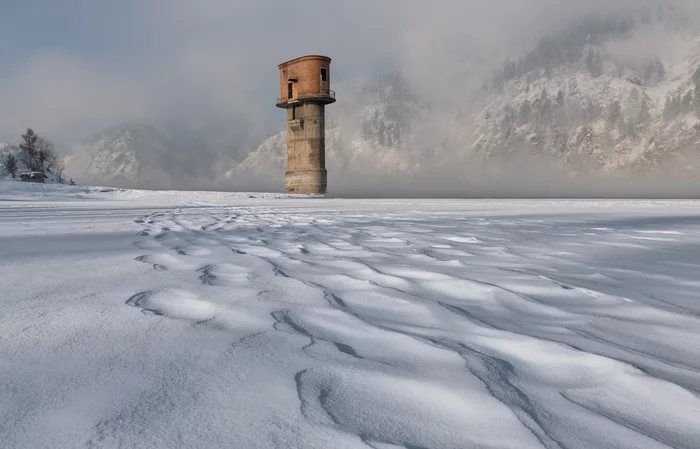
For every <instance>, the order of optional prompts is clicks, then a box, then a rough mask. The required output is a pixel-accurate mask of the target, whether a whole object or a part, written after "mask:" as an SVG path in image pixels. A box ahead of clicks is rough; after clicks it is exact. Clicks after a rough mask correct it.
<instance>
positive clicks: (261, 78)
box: [0, 0, 602, 142]
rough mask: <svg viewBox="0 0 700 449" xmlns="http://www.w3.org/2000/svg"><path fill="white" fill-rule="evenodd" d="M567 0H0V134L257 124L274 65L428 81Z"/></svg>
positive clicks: (344, 80)
mask: <svg viewBox="0 0 700 449" xmlns="http://www.w3.org/2000/svg"><path fill="white" fill-rule="evenodd" d="M567 1H568V2H569V3H571V4H572V5H574V6H575V4H576V2H575V1H573V0H562V1H560V0H495V1H493V2H490V3H489V2H483V1H478V2H477V1H473V0H440V1H439V2H438V3H437V4H433V3H430V2H426V1H424V0H353V1H345V0H304V1H303V2H289V1H283V0H265V1H247V2H243V1H236V0H197V1H194V0H189V1H186V0H147V1H146V0H118V1H117V0H113V1H107V0H105V1H99V2H95V1H91V0H62V1H60V2H59V1H56V0H0V10H2V14H0V141H12V140H13V139H16V137H15V136H17V135H19V134H20V133H21V131H22V130H24V129H25V128H26V127H30V126H31V127H33V128H36V129H37V131H40V132H41V133H43V134H46V135H48V136H51V137H53V138H54V139H57V140H59V141H63V142H72V141H75V140H77V139H81V138H84V137H87V136H88V135H90V134H92V133H94V132H96V131H99V130H100V129H101V128H102V127H106V126H111V125H114V124H116V123H119V122H121V121H129V120H153V119H161V118H175V119H185V120H189V119H191V118H193V117H199V118H201V117H207V116H210V115H211V116H218V117H224V118H227V119H231V120H235V119H237V118H239V119H240V117H242V116H244V117H246V118H247V119H248V120H249V122H250V123H251V125H252V126H260V127H261V128H267V127H269V126H271V125H272V124H273V123H274V120H275V118H276V117H277V115H278V114H277V115H276V112H278V111H276V110H275V109H274V101H275V98H276V97H277V91H276V90H277V77H278V73H277V65H278V64H279V63H281V62H283V61H286V60H288V59H292V58H295V57H297V56H301V55H303V54H315V53H320V54H325V55H328V56H330V57H331V58H333V61H334V62H333V80H334V84H335V88H336V90H338V91H342V88H343V86H345V85H347V86H350V85H353V83H357V82H358V80H362V79H365V78H366V77H367V76H368V75H370V74H372V73H375V72H382V71H390V70H396V69H400V70H404V71H407V72H412V73H413V74H414V75H415V80H416V82H417V84H418V85H420V83H421V82H422V83H423V85H424V86H425V88H426V89H435V87H434V83H433V81H434V79H433V77H434V76H436V74H440V76H441V77H447V78H448V79H460V77H463V76H464V70H465V67H466V68H468V67H469V66H470V65H471V66H473V65H474V64H476V63H478V61H479V58H480V56H483V55H488V56H489V57H492V56H493V53H494V51H497V52H506V51H507V49H508V47H509V46H512V45H513V44H514V43H518V44H521V43H522V42H523V37H524V36H529V35H532V36H533V37H534V36H535V35H536V34H538V32H537V31H536V30H537V29H538V28H541V27H542V26H543V25H541V24H544V23H545V22H546V21H548V20H549V18H550V16H551V15H552V14H553V15H557V14H561V13H562V12H557V11H564V12H565V10H566V8H563V9H562V8H561V3H567ZM597 1H602V0H594V3H595V2H597ZM485 4H487V6H484V5H485ZM547 11H549V12H551V14H549V13H548V14H544V13H545V12H547ZM523 14H527V17H528V20H527V21H525V23H524V22H523ZM533 30H535V32H534V33H533ZM467 55H468V56H467ZM465 58H467V59H465ZM446 65H449V66H450V70H449V71H446V70H445V66H446ZM444 81H445V80H443V84H444ZM277 118H278V117H277Z"/></svg>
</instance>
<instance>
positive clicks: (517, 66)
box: [238, 9, 700, 179]
mask: <svg viewBox="0 0 700 449" xmlns="http://www.w3.org/2000/svg"><path fill="white" fill-rule="evenodd" d="M664 11H665V10H663V9H660V10H658V11H656V10H654V13H653V14H651V13H648V11H647V12H646V13H644V12H638V11H636V10H634V11H632V12H630V11H625V12H624V13H622V12H621V13H620V14H619V15H609V16H605V17H591V18H588V19H586V20H580V21H579V22H576V23H573V24H571V25H570V26H568V27H563V28H564V31H562V32H560V33H558V34H554V35H551V36H546V37H545V38H543V39H542V40H541V42H540V43H539V44H538V45H537V46H536V47H535V48H534V49H532V50H531V51H529V52H527V53H525V54H523V55H522V56H520V57H518V58H514V59H513V60H510V61H506V62H505V63H504V64H503V65H502V66H500V67H499V69H498V70H497V71H496V72H495V73H494V75H493V77H492V79H490V80H488V82H487V83H485V87H484V91H483V92H482V93H481V94H479V95H476V94H469V95H467V94H466V93H460V92H455V95H456V96H459V95H464V97H465V98H469V99H470V100H469V101H467V100H465V101H462V102H457V103H460V107H459V108H458V109H459V110H450V109H445V108H446V107H447V106H445V105H441V104H435V103H431V101H430V99H422V98H416V96H415V94H413V93H411V92H412V90H411V89H410V87H407V85H410V83H408V82H406V81H405V80H403V79H402V78H400V77H388V78H385V79H383V80H381V81H380V82H378V83H374V84H373V85H372V86H370V88H369V89H368V94H367V95H365V96H362V95H360V96H358V97H357V100H356V101H352V102H351V101H348V103H347V104H343V109H342V110H343V111H344V114H345V115H344V116H343V117H342V119H343V120H338V121H337V128H334V129H332V132H333V134H332V135H333V137H332V138H331V139H330V141H329V145H328V152H329V155H328V159H327V165H328V168H329V170H332V171H333V172H334V176H335V179H337V178H338V177H342V176H344V175H349V176H353V175H356V174H358V173H367V171H368V170H369V171H372V170H375V169H376V170H377V171H378V172H381V173H382V174H390V173H392V172H394V173H402V174H410V175H415V176H416V179H417V178H420V177H421V176H424V175H427V174H428V173H430V174H431V176H433V177H434V176H438V177H439V178H441V179H446V178H445V176H448V175H449V176H457V177H459V176H460V175H461V174H462V173H464V172H465V171H467V170H471V172H470V176H474V173H473V172H474V171H476V172H478V173H477V174H480V173H482V172H483V173H489V172H492V173H498V172H500V171H503V173H506V171H505V170H506V167H508V168H507V170H510V171H511V172H512V171H515V172H516V173H517V172H519V171H521V170H520V167H521V166H523V164H526V165H532V166H536V167H538V169H539V170H540V172H541V173H562V174H566V176H575V175H587V176H603V177H612V176H616V177H617V176H623V174H624V175H625V176H633V177H634V176H636V174H638V173H640V172H649V171H655V170H657V169H660V168H663V169H668V170H671V171H673V173H676V174H677V173H678V172H681V173H682V174H681V176H691V177H692V176H695V175H693V174H692V173H693V172H694V171H697V170H700V151H699V150H698V149H699V148H700V34H698V33H697V31H696V30H693V29H691V28H688V27H684V25H683V23H682V21H681V20H680V19H679V18H678V17H679V15H680V13H679V12H678V11H676V15H675V16H672V15H671V14H670V13H666V12H664ZM479 97H480V98H479ZM472 99H473V100H472ZM334 107H335V106H334ZM329 111H330V113H332V111H333V109H329ZM273 154H274V156H272V155H273ZM283 162H284V135H283V134H280V135H277V136H274V137H273V138H271V139H268V140H267V141H266V142H264V143H263V145H261V147H260V148H259V149H258V150H257V151H255V152H253V153H252V154H251V155H250V157H249V158H248V159H247V160H246V161H245V162H243V163H242V164H240V165H239V166H238V171H240V172H246V171H250V172H252V173H257V172H261V171H264V170H265V169H263V166H266V167H269V168H271V169H274V171H275V173H279V172H280V171H283ZM278 176H279V175H278ZM506 177H507V176H506ZM674 177H675V176H674Z"/></svg>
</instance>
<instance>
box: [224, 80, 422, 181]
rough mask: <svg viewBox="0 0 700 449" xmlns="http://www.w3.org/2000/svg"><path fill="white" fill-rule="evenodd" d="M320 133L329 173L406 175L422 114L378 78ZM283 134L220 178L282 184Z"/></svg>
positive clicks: (402, 91) (402, 84) (394, 83)
mask: <svg viewBox="0 0 700 449" xmlns="http://www.w3.org/2000/svg"><path fill="white" fill-rule="evenodd" d="M328 112H329V114H331V117H334V118H335V119H334V120H332V121H330V122H329V124H328V128H327V129H326V166H327V168H328V169H329V170H331V171H333V172H335V173H348V174H352V173H354V172H359V171H362V172H364V173H367V172H377V173H382V174H384V175H386V174H392V173H395V174H406V173H412V172H415V171H417V169H418V158H414V160H413V161H412V160H411V154H412V151H411V145H410V139H411V131H412V129H411V128H412V126H413V124H414V122H415V120H416V119H417V118H418V117H420V116H421V115H422V114H423V113H424V112H425V111H424V109H423V107H422V105H421V104H420V103H419V101H418V99H417V98H415V97H414V96H412V95H410V94H409V93H408V88H407V86H406V81H405V80H404V79H402V78H401V77H398V76H396V75H392V76H384V77H379V78H377V79H376V80H374V81H373V82H372V83H369V84H368V85H366V86H365V88H364V89H363V90H362V91H361V92H360V93H359V94H358V95H357V96H356V97H355V99H354V101H353V102H352V103H350V104H348V105H347V106H345V107H344V112H343V113H342V114H341V115H340V116H337V117H336V116H333V115H332V114H333V111H332V109H330V108H329V111H328ZM286 158H287V153H286V131H283V132H281V133H279V134H276V135H274V136H272V137H269V138H268V139H266V140H265V141H264V142H263V143H262V144H261V145H260V146H259V147H258V149H257V150H255V151H253V152H251V153H250V154H249V155H248V157H247V158H246V159H245V160H244V161H243V162H241V163H240V164H238V165H237V166H236V167H234V168H232V169H231V170H229V171H228V172H227V173H226V176H227V177H229V178H232V177H235V176H240V175H248V176H258V177H260V176H268V175H269V176H270V178H269V179H271V180H272V179H273V178H272V177H273V176H274V177H277V178H278V179H277V180H276V181H271V182H275V183H276V184H279V185H280V186H283V185H284V179H283V177H282V178H280V173H282V174H283V173H284V169H285V164H286Z"/></svg>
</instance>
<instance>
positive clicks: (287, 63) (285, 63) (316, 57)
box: [279, 55, 331, 68]
mask: <svg viewBox="0 0 700 449" xmlns="http://www.w3.org/2000/svg"><path fill="white" fill-rule="evenodd" d="M305 59H322V60H324V61H328V62H331V58H329V57H328V56H322V55H306V56H300V57H298V58H294V59H290V60H289V61H287V62H283V63H282V64H280V65H279V68H282V67H284V66H286V65H289V64H292V63H295V62H301V61H303V60H305Z"/></svg>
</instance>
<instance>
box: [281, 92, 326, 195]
mask: <svg viewBox="0 0 700 449" xmlns="http://www.w3.org/2000/svg"><path fill="white" fill-rule="evenodd" d="M285 185H286V188H287V192H289V193H300V194H325V193H326V188H327V185H328V174H327V172H326V116H325V106H324V105H323V104H317V103H312V102H311V103H303V104H299V105H298V106H295V107H291V108H289V109H287V173H286V174H285Z"/></svg>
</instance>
